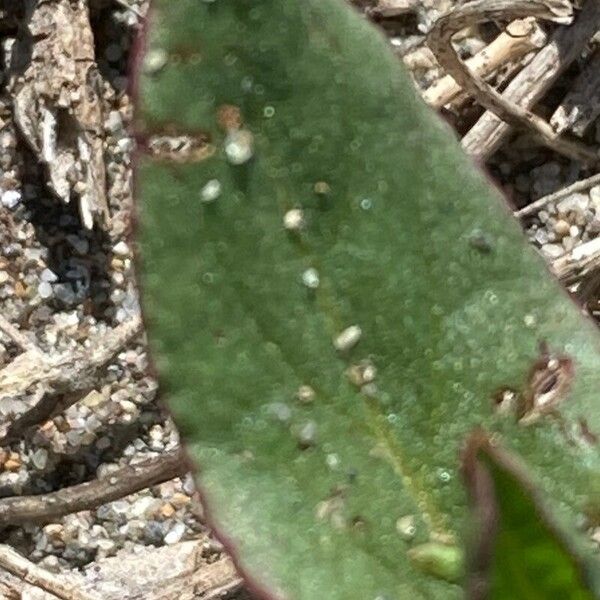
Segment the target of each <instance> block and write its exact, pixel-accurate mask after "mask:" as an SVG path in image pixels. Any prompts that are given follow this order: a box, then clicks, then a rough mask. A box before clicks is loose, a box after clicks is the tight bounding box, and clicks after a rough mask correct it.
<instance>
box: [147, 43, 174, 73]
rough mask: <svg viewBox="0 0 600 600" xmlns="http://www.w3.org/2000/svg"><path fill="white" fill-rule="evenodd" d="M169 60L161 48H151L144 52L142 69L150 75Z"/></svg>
mask: <svg viewBox="0 0 600 600" xmlns="http://www.w3.org/2000/svg"><path fill="white" fill-rule="evenodd" d="M168 60H169V55H168V54H167V52H166V50H164V49H163V48H153V49H152V50H149V51H148V52H147V53H146V58H145V59H144V71H145V72H146V73H148V74H150V75H153V74H154V73H158V72H159V71H160V70H161V69H162V68H163V67H164V66H165V65H166V64H167V61H168Z"/></svg>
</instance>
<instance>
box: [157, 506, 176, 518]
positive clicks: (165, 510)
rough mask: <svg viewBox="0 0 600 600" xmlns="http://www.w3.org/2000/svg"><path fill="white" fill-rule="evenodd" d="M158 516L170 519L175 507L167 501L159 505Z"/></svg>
mask: <svg viewBox="0 0 600 600" xmlns="http://www.w3.org/2000/svg"><path fill="white" fill-rule="evenodd" d="M159 512H160V516H161V517H163V518H164V519H170V518H171V517H172V516H173V515H174V514H175V508H174V507H173V505H172V504H170V503H169V502H167V503H166V504H163V505H162V506H161V507H160V511H159Z"/></svg>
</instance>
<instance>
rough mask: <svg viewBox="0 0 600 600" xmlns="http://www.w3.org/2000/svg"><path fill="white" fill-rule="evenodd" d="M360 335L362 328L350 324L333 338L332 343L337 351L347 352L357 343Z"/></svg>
mask: <svg viewBox="0 0 600 600" xmlns="http://www.w3.org/2000/svg"><path fill="white" fill-rule="evenodd" d="M361 336H362V329H361V328H360V327H359V326H358V325H350V327H347V328H346V329H344V331H342V333H340V334H339V335H338V336H337V337H336V338H335V340H334V341H333V345H334V347H335V349H336V350H338V351H339V352H347V351H348V350H351V349H352V348H354V346H356V344H358V342H359V340H360V338H361Z"/></svg>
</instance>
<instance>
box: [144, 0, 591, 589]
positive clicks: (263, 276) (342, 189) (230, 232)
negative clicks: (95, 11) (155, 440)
mask: <svg viewBox="0 0 600 600" xmlns="http://www.w3.org/2000/svg"><path fill="white" fill-rule="evenodd" d="M151 21H152V25H151V27H150V33H149V40H148V43H149V50H148V54H147V59H146V60H147V62H146V67H145V75H144V76H143V77H142V81H141V89H140V92H139V98H140V107H139V110H138V118H139V120H140V126H139V127H140V129H141V134H142V135H145V136H152V135H154V134H164V133H186V132H187V133H189V134H190V135H192V136H193V138H194V141H195V143H196V144H197V146H198V147H199V150H198V152H196V153H194V152H191V153H190V154H189V158H190V160H188V161H186V162H179V163H177V162H174V161H169V160H167V159H166V158H164V156H163V158H161V157H160V156H159V157H154V158H152V157H149V156H142V157H141V158H140V159H139V162H138V172H137V182H138V194H139V212H140V231H139V241H140V247H141V259H142V262H141V286H142V289H143V292H144V308H145V313H146V317H147V321H148V325H149V336H150V341H151V344H152V347H153V349H154V357H155V362H156V365H157V368H158V371H159V373H160V378H161V384H162V389H163V393H164V395H165V397H166V398H167V399H168V402H169V406H170V408H171V410H172V411H173V414H174V416H175V419H176V421H177V424H178V426H179V428H180V430H181V432H182V435H183V436H184V438H185V439H186V441H187V443H188V449H189V451H190V453H191V455H192V457H193V458H194V460H195V462H196V464H197V465H198V469H199V472H198V481H199V485H200V487H201V489H202V493H203V497H204V501H205V504H206V506H207V508H208V511H209V514H210V520H211V522H212V524H213V526H214V527H215V528H216V530H217V531H218V533H219V535H220V537H221V538H222V539H224V540H225V541H226V544H227V546H228V548H229V549H230V550H231V551H232V552H233V553H234V556H235V557H236V561H237V563H238V565H239V566H240V568H241V569H242V571H243V572H244V573H245V574H246V575H247V576H248V577H249V578H250V579H251V580H252V581H253V582H254V584H255V587H259V588H260V589H261V590H262V591H263V592H264V593H269V594H270V595H271V596H277V597H285V598H293V599H298V600H309V599H310V600H314V599H315V598H328V599H332V600H336V599H338V598H339V599H340V600H341V599H344V600H349V599H350V600H352V599H357V600H358V599H360V600H365V599H367V600H370V599H373V600H374V599H375V598H379V599H380V600H381V599H383V598H387V599H396V598H411V599H418V598H434V599H437V598H440V599H442V598H443V599H444V600H448V599H450V600H451V599H452V598H459V597H461V596H462V588H461V586H460V585H459V584H458V583H450V582H448V581H447V579H448V577H444V576H440V572H439V570H438V571H437V572H435V569H434V570H433V571H432V569H431V568H427V567H425V566H424V563H423V562H422V561H419V560H418V559H417V560H415V559H414V556H415V552H414V551H413V552H412V557H413V558H412V559H411V557H410V556H409V550H410V549H411V548H413V547H419V546H421V545H422V544H429V543H435V544H440V543H443V544H447V545H449V546H451V547H454V548H457V549H458V551H460V550H461V549H462V548H463V545H464V541H463V539H462V538H463V536H462V532H463V531H464V530H465V526H466V523H467V520H468V509H467V499H466V494H465V491H464V489H463V487H462V485H461V482H460V477H459V476H458V466H459V460H458V454H459V447H460V444H461V440H463V439H464V438H465V436H466V435H467V433H468V432H470V431H471V430H472V429H473V427H474V426H477V425H482V426H485V427H486V428H487V429H488V430H490V431H494V432H495V433H496V434H497V435H500V436H501V437H503V438H504V439H505V440H506V443H507V445H509V446H510V447H511V448H513V449H514V450H515V451H516V452H518V453H520V454H521V455H522V456H523V457H525V458H526V460H527V462H528V463H529V464H530V465H531V467H532V469H533V471H534V472H535V473H536V474H537V475H539V479H540V481H541V482H542V483H543V491H544V493H545V494H547V495H548V497H550V498H551V499H552V502H553V506H555V507H556V509H557V511H558V512H559V513H560V514H561V515H562V516H563V517H564V518H565V520H566V521H567V522H568V523H570V524H571V526H572V527H573V528H574V527H575V523H576V522H577V515H578V514H579V513H580V512H581V511H582V510H583V509H584V507H589V506H597V504H598V490H599V489H600V486H599V483H600V477H599V473H600V470H599V468H598V467H599V455H598V448H597V447H596V446H594V445H591V444H585V443H583V442H582V443H579V441H580V440H579V441H578V442H577V443H575V444H573V443H571V440H569V439H567V438H568V436H567V435H565V434H564V433H563V429H561V427H559V426H558V424H557V422H555V420H553V419H551V418H549V417H545V416H544V417H541V418H540V419H538V420H537V421H536V422H533V423H532V424H531V425H529V426H524V425H519V424H518V423H517V420H516V418H515V417H514V416H509V415H502V414H497V412H496V411H495V410H494V406H493V404H494V403H493V400H492V398H493V397H496V395H497V391H498V390H499V389H500V388H507V389H508V388H512V389H515V390H521V391H523V392H524V386H525V384H526V381H527V379H528V373H529V372H530V370H531V366H532V364H533V363H534V362H535V361H536V359H537V357H538V352H539V351H538V344H539V342H540V341H542V340H545V341H546V342H547V343H548V346H549V348H550V349H551V350H552V351H554V352H559V353H562V354H568V355H570V357H571V360H572V361H573V362H574V364H575V378H574V381H573V384H572V385H571V388H570V392H569V393H568V394H567V396H566V398H565V399H564V401H563V402H562V403H561V404H560V407H559V410H560V411H561V413H562V416H563V419H564V421H565V422H566V423H567V430H568V431H571V430H574V429H573V428H576V426H577V423H578V420H579V419H580V418H585V419H586V420H587V426H588V427H589V428H590V430H591V431H596V432H598V431H600V411H598V410H597V390H598V387H599V383H600V371H599V370H598V354H597V350H598V337H597V334H596V332H595V331H594V329H593V327H592V325H591V324H590V323H589V322H587V321H585V320H584V319H583V318H582V316H581V315H580V312H579V310H578V309H577V308H576V307H575V306H574V305H573V304H572V303H571V301H570V300H569V299H568V298H567V297H566V295H565V294H564V292H563V291H562V290H561V289H560V287H559V285H558V284H557V283H556V282H555V281H553V280H552V279H551V278H550V277H549V275H548V273H547V272H546V269H545V266H544V265H543V263H542V261H541V259H540V258H539V257H537V256H535V254H534V253H533V251H532V250H530V249H528V248H527V246H526V243H525V241H524V239H523V236H522V234H521V232H520V230H519V227H518V225H517V223H515V222H514V221H513V220H512V218H511V217H510V216H509V213H508V211H507V209H506V206H504V205H503V204H502V202H501V200H500V199H499V197H498V195H497V194H496V193H495V192H493V191H492V190H491V189H490V186H489V184H488V183H487V182H486V181H485V179H484V177H482V176H481V175H480V174H479V173H477V172H476V171H475V170H474V168H473V166H472V165H471V163H470V162H469V161H468V160H467V159H466V158H465V157H464V156H463V155H462V154H461V152H460V150H459V146H458V144H457V143H456V142H455V141H454V140H453V137H452V135H451V133H450V132H449V130H448V128H447V127H446V126H445V125H444V124H443V123H442V122H441V121H439V120H438V119H437V117H435V116H434V115H433V113H432V112H430V111H429V110H428V109H426V108H425V107H424V106H423V105H422V103H421V102H420V101H419V100H418V99H417V97H416V94H415V92H414V91H413V87H412V84H411V83H410V81H409V79H408V78H407V76H406V75H405V74H404V72H403V71H402V69H401V67H400V66H399V65H398V63H397V60H396V59H395V58H394V57H393V56H392V54H391V53H390V51H389V49H388V48H387V46H386V42H385V41H384V40H383V39H382V38H381V37H380V36H379V34H377V33H376V32H375V31H374V30H373V29H372V28H371V27H370V26H369V25H368V24H367V23H366V22H365V21H363V20H362V19H361V18H360V17H359V16H358V15H357V14H355V13H354V12H353V11H352V10H351V9H349V8H348V7H346V6H344V5H342V4H341V3H339V2H335V1H334V0H302V1H300V0H288V1H286V2H281V1H276V0H253V1H250V0H217V1H216V2H212V3H209V2H200V1H199V0H178V1H177V2H172V1H171V2H168V1H167V0H157V1H155V3H154V9H153V14H152V19H151ZM163 63H164V64H163ZM227 107H229V108H227ZM232 107H233V108H232ZM238 112H239V115H238ZM236 127H237V128H236ZM194 159H195V160H194ZM294 209H301V213H298V212H292V213H290V211H292V210H294ZM284 221H285V223H286V224H287V226H288V229H286V228H285V227H284ZM302 225H303V226H302ZM298 226H299V229H294V228H295V227H298ZM482 240H484V241H485V243H484V244H482ZM349 328H351V329H349ZM342 333H343V336H342V337H341V338H340V337H339V336H340V335H341V334H342ZM359 333H360V336H359V335H358V334H359ZM351 346H352V347H351ZM374 369H376V373H375V372H374ZM367 380H372V381H367ZM522 395H525V394H524V393H523V394H522ZM574 431H575V430H574ZM455 553H457V552H455ZM451 578H452V579H454V578H453V577H451Z"/></svg>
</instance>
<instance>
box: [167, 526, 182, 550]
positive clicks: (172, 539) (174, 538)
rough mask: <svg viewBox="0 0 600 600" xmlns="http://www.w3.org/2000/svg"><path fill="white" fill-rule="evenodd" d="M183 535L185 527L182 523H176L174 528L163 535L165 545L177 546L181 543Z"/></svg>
mask: <svg viewBox="0 0 600 600" xmlns="http://www.w3.org/2000/svg"><path fill="white" fill-rule="evenodd" d="M184 533H185V525H184V524H183V523H177V524H175V526H174V527H173V528H172V529H171V530H170V531H169V533H167V535H165V544H168V545H172V544H177V542H180V541H181V538H182V537H183V534H184Z"/></svg>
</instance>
